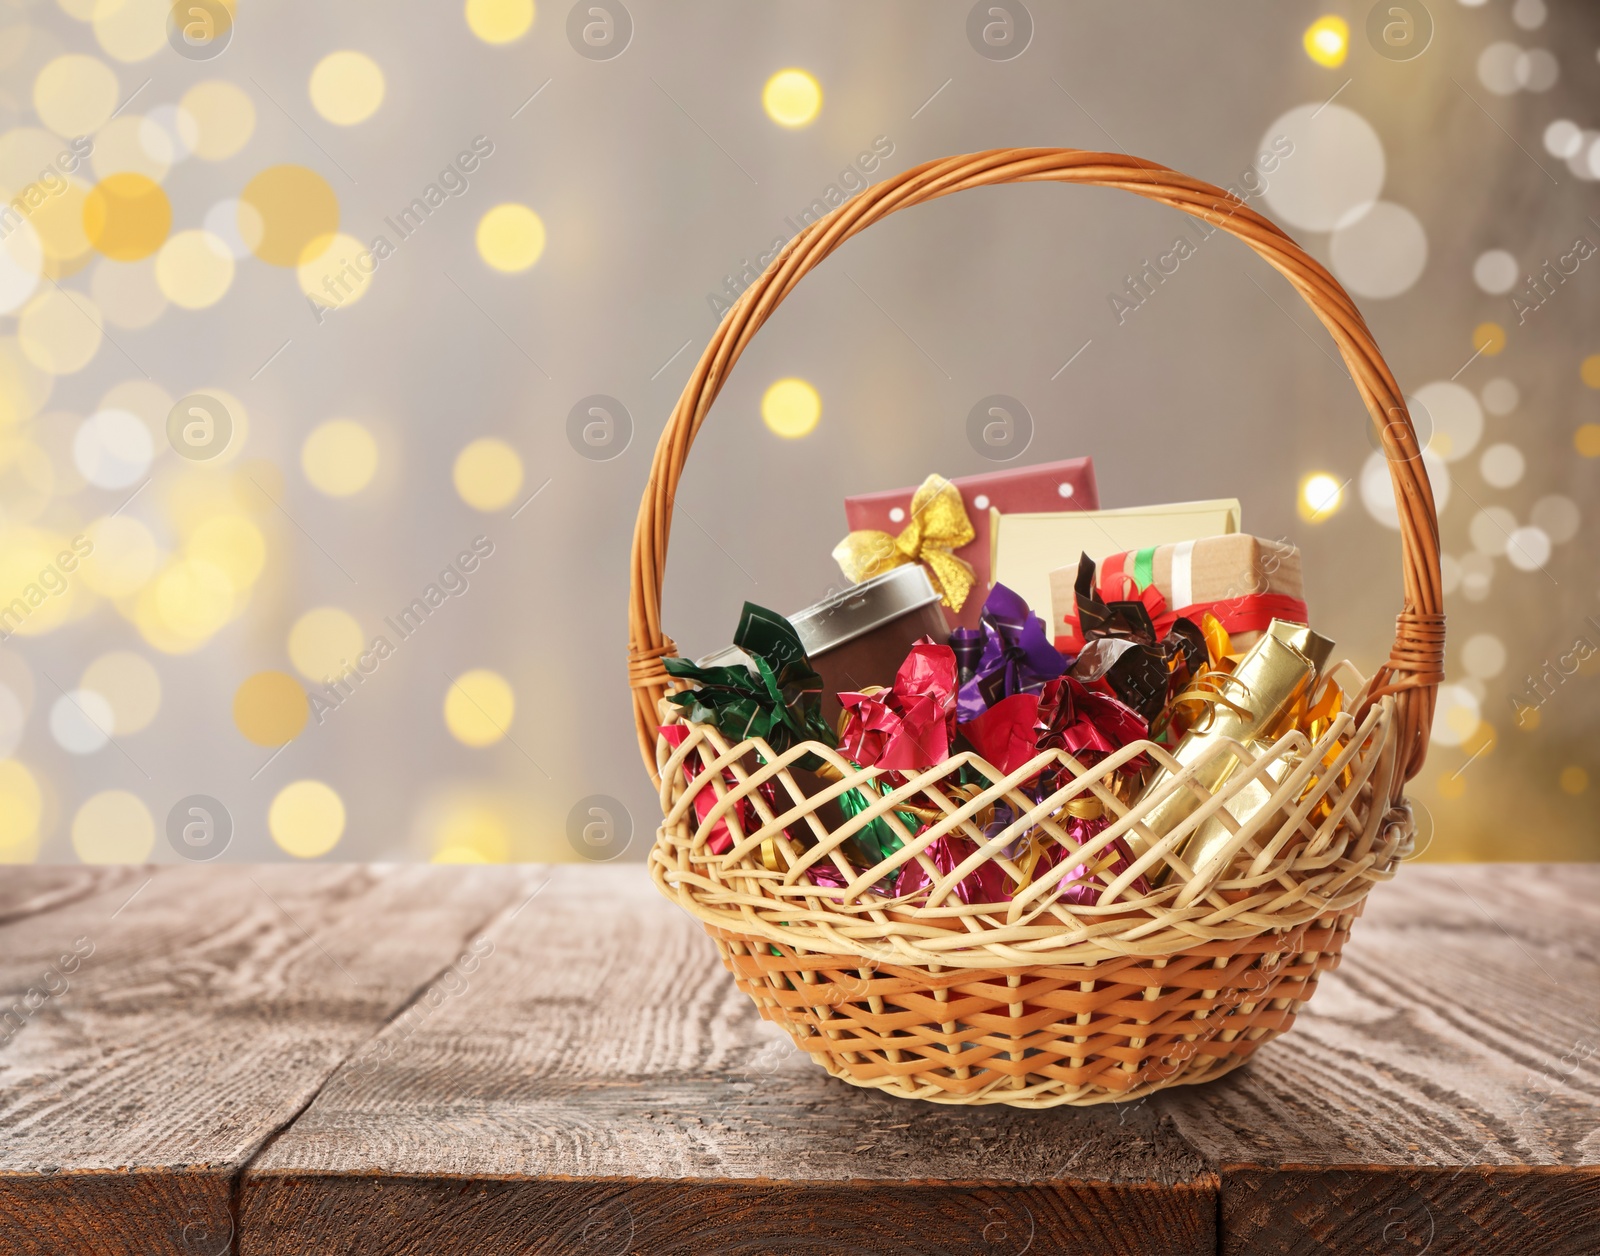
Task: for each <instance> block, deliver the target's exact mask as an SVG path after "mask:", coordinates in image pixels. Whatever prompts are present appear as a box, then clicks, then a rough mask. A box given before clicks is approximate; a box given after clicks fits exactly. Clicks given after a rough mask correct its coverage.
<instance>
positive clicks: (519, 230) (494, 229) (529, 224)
mask: <svg viewBox="0 0 1600 1256" xmlns="http://www.w3.org/2000/svg"><path fill="white" fill-rule="evenodd" d="M544 240H545V235H544V223H543V221H541V220H540V218H539V215H538V214H536V213H534V212H533V210H531V209H529V208H528V207H527V206H526V205H518V204H516V203H515V202H507V203H505V204H503V205H496V206H495V207H494V208H493V209H491V210H490V211H489V212H488V213H486V214H485V215H484V216H483V217H482V218H480V219H479V220H478V234H477V245H478V256H479V257H481V258H483V260H484V261H485V262H487V263H488V264H489V265H490V266H492V267H494V269H495V270H500V271H505V272H507V273H508V274H509V273H514V272H516V271H519V270H527V269H528V267H530V266H532V265H533V264H534V263H535V262H537V261H538V260H539V257H540V255H541V254H542V253H543V252H544Z"/></svg>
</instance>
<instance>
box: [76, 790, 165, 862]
mask: <svg viewBox="0 0 1600 1256" xmlns="http://www.w3.org/2000/svg"><path fill="white" fill-rule="evenodd" d="M155 844H156V822H155V820H154V819H153V818H152V817H151V815H150V808H148V807H146V806H145V805H144V801H143V800H142V799H141V798H140V797H139V796H138V795H137V794H130V793H129V792H128V791H127V790H125V789H106V790H101V791H100V792H99V793H98V794H95V795H93V796H92V797H90V798H89V799H88V800H87V801H86V802H85V803H84V804H83V806H81V807H79V808H78V814H77V815H75V816H73V817H72V849H73V850H75V851H77V852H78V858H79V859H81V860H83V862H84V863H86V864H130V863H144V862H145V861H146V860H147V859H149V858H150V852H151V851H152V850H154V849H155Z"/></svg>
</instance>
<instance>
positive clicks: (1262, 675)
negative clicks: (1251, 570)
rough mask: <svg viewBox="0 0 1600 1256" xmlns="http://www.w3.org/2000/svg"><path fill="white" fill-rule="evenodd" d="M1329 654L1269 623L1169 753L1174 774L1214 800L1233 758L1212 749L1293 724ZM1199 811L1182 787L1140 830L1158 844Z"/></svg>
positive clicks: (1309, 637) (1309, 638)
mask: <svg viewBox="0 0 1600 1256" xmlns="http://www.w3.org/2000/svg"><path fill="white" fill-rule="evenodd" d="M1332 650H1333V642H1331V641H1329V640H1328V639H1327V638H1326V637H1320V636H1318V635H1317V634H1316V633H1314V632H1312V631H1311V629H1310V628H1308V627H1306V625H1304V624H1295V623H1291V622H1290V621H1288V620H1281V619H1275V620H1273V621H1272V623H1271V625H1270V626H1269V627H1268V629H1267V634H1266V635H1265V636H1263V637H1262V638H1261V639H1260V640H1259V641H1257V642H1256V643H1255V645H1253V646H1251V647H1250V649H1249V650H1248V651H1247V652H1246V653H1245V655H1244V656H1243V657H1242V658H1240V660H1239V662H1238V665H1237V666H1236V667H1235V668H1234V670H1233V671H1232V673H1231V674H1226V675H1222V676H1221V677H1220V678H1219V679H1218V680H1217V682H1216V693H1217V696H1218V698H1219V699H1220V700H1219V701H1217V702H1215V703H1214V704H1213V705H1212V708H1211V712H1210V716H1209V718H1207V719H1205V720H1203V721H1202V722H1201V723H1200V724H1198V725H1196V726H1195V727H1194V728H1191V729H1190V730H1189V732H1188V733H1186V734H1185V735H1184V738H1183V740H1182V741H1180V742H1179V743H1178V745H1177V747H1176V748H1175V749H1174V750H1173V752H1172V756H1173V758H1175V759H1176V760H1177V761H1178V763H1179V765H1180V768H1189V767H1192V768H1194V775H1193V777H1192V779H1193V781H1194V782H1195V783H1196V784H1198V785H1199V786H1201V788H1202V789H1204V790H1205V791H1206V793H1209V794H1214V793H1215V792H1216V791H1217V790H1218V789H1220V788H1221V787H1222V786H1223V785H1224V784H1225V783H1226V782H1227V780H1228V778H1229V777H1230V776H1232V775H1233V773H1234V770H1235V769H1236V768H1237V767H1238V766H1239V759H1238V757H1237V756H1236V755H1232V754H1228V753H1226V752H1222V753H1215V752H1214V750H1213V747H1214V746H1215V744H1216V742H1217V741H1218V740H1219V739H1223V738H1226V739H1228V740H1232V741H1237V742H1243V743H1246V744H1249V743H1252V742H1264V741H1270V740H1272V739H1273V738H1274V737H1276V736H1277V735H1278V733H1279V732H1280V731H1281V730H1282V729H1283V728H1284V727H1285V726H1286V725H1288V724H1290V723H1292V722H1293V720H1294V717H1295V715H1296V713H1297V711H1298V709H1299V708H1300V707H1301V706H1302V705H1303V703H1304V701H1305V698H1306V695H1307V694H1308V693H1309V692H1310V689H1311V686H1312V683H1313V682H1314V681H1315V680H1316V676H1317V672H1318V670H1319V669H1320V668H1321V665H1322V664H1323V663H1324V662H1326V661H1327V658H1328V655H1329V654H1330V653H1331V652H1332ZM1208 754H1209V756H1210V757H1209V758H1207V755H1208ZM1202 760H1204V761H1203V762H1202ZM1174 775H1175V774H1174V773H1172V772H1169V771H1167V770H1166V769H1165V768H1162V769H1160V770H1159V771H1157V773H1156V775H1155V776H1154V777H1153V778H1152V779H1151V781H1150V783H1149V784H1148V785H1147V786H1146V792H1147V793H1148V792H1149V791H1150V790H1152V789H1154V788H1156V787H1157V786H1158V785H1160V784H1161V783H1162V782H1164V781H1168V780H1170V779H1172V777H1173V776H1174ZM1204 803H1205V798H1204V797H1203V796H1201V795H1200V794H1199V793H1197V792H1196V791H1195V790H1194V789H1193V788H1192V787H1190V786H1187V785H1186V786H1184V787H1183V788H1180V789H1175V790H1173V791H1172V792H1171V793H1169V794H1168V795H1167V796H1166V797H1165V798H1164V799H1162V800H1161V802H1160V803H1159V804H1157V805H1156V807H1155V808H1153V809H1152V810H1151V811H1150V813H1149V814H1148V815H1146V817H1145V819H1144V827H1145V828H1146V829H1147V830H1148V831H1149V832H1150V834H1151V835H1152V836H1153V837H1155V838H1157V839H1160V838H1162V837H1165V836H1166V835H1167V834H1168V833H1170V832H1172V830H1173V829H1175V828H1177V827H1178V825H1180V824H1182V823H1183V821H1184V820H1186V819H1188V818H1189V817H1190V816H1192V815H1193V814H1194V813H1195V812H1196V811H1198V810H1199V809H1200V807H1201V806H1202V805H1203V804H1204ZM1127 840H1128V845H1129V847H1130V849H1132V850H1133V852H1134V855H1135V857H1136V858H1137V857H1138V856H1140V855H1142V854H1144V852H1145V851H1147V850H1148V849H1149V845H1148V843H1147V842H1146V841H1145V840H1144V838H1143V837H1142V835H1141V834H1139V833H1138V832H1130V833H1129V834H1128V835H1127ZM1193 844H1194V839H1193V837H1191V838H1190V840H1189V841H1188V842H1186V843H1185V844H1184V846H1183V847H1180V848H1179V850H1178V854H1179V856H1180V857H1182V858H1184V859H1185V860H1187V859H1188V858H1189V855H1188V851H1189V850H1190V848H1192V846H1193ZM1165 874H1166V869H1161V870H1158V871H1157V872H1156V873H1155V874H1154V875H1152V877H1151V881H1152V882H1153V883H1155V884H1158V885H1159V884H1160V883H1161V881H1162V880H1163V879H1164V877H1165Z"/></svg>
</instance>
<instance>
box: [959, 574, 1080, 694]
mask: <svg viewBox="0 0 1600 1256" xmlns="http://www.w3.org/2000/svg"><path fill="white" fill-rule="evenodd" d="M978 623H979V625H980V630H981V631H982V633H983V636H984V641H983V653H982V655H981V656H980V657H979V659H978V667H977V672H976V674H975V675H974V676H973V677H972V679H970V680H968V681H967V682H966V683H965V684H963V685H962V686H961V690H960V694H959V696H958V698H957V703H956V718H957V719H959V720H961V721H962V722H963V723H964V722H966V721H967V720H971V719H976V718H977V717H978V716H980V715H982V714H983V713H984V711H986V710H987V709H988V708H989V707H991V706H993V705H994V704H995V703H996V702H999V701H1000V699H1002V698H1009V697H1010V696H1011V695H1012V694H1017V693H1038V692H1039V691H1040V690H1042V689H1043V688H1044V686H1045V683H1046V682H1047V681H1051V680H1054V679H1055V678H1056V677H1058V676H1060V675H1061V674H1062V673H1063V672H1065V671H1066V670H1067V660H1066V659H1065V658H1063V657H1062V655H1061V652H1060V651H1059V650H1057V649H1056V648H1055V646H1054V645H1052V644H1051V642H1050V637H1049V634H1048V633H1047V632H1046V631H1045V624H1044V620H1042V619H1040V618H1039V616H1038V615H1036V614H1034V613H1033V612H1032V611H1031V610H1029V609H1028V604H1027V603H1026V602H1024V601H1023V600H1022V597H1021V596H1020V595H1019V594H1017V593H1015V592H1013V591H1012V590H1011V589H1008V588H1006V586H1005V585H1003V584H997V585H995V586H994V588H992V589H991V590H989V596H988V598H986V599H985V600H984V603H983V611H982V613H981V614H980V615H979V616H978ZM951 648H952V649H954V648H955V645H954V643H953V642H952V645H951ZM957 658H958V660H959V658H960V655H959V654H958V655H957Z"/></svg>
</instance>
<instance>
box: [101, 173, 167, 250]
mask: <svg viewBox="0 0 1600 1256" xmlns="http://www.w3.org/2000/svg"><path fill="white" fill-rule="evenodd" d="M171 228H172V204H171V202H169V201H168V200H167V194H166V193H165V192H163V191H162V190H161V185H160V184H159V183H157V182H155V180H153V179H151V178H149V177H148V176H146V175H142V174H134V173H132V172H128V173H122V174H113V175H108V176H106V177H105V178H104V179H101V180H100V182H99V183H97V184H95V185H94V187H92V188H91V189H90V190H89V194H88V196H87V197H86V198H85V199H84V203H83V230H84V234H85V235H86V236H87V237H88V239H89V243H90V244H91V245H92V246H93V247H94V248H96V249H98V250H99V251H100V252H101V253H103V254H105V256H107V257H109V258H111V259H112V260H113V261H117V262H136V261H138V260H139V259H140V258H141V257H149V256H150V255H151V254H152V253H154V252H155V251H156V250H157V249H159V248H160V247H161V245H162V242H163V241H164V240H166V238H167V232H168V231H169V230H171Z"/></svg>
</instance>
